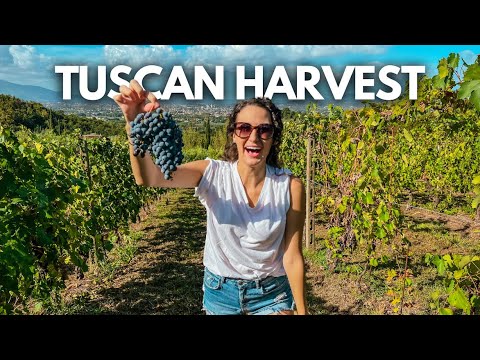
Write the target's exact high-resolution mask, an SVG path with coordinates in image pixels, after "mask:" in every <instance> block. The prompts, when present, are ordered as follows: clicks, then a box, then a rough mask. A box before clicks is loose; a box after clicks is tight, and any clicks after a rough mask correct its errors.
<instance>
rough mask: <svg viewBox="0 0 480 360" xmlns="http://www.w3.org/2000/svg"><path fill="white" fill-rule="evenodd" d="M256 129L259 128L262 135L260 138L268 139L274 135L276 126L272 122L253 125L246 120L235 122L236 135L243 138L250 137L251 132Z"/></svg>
mask: <svg viewBox="0 0 480 360" xmlns="http://www.w3.org/2000/svg"><path fill="white" fill-rule="evenodd" d="M254 129H257V133H258V135H260V138H262V139H263V140H268V139H271V138H272V137H273V133H274V131H275V126H273V125H272V124H260V125H257V126H252V125H250V124H249V123H245V122H237V123H235V135H237V136H238V137H239V138H242V139H246V138H248V137H250V134H251V133H252V131H253V130H254Z"/></svg>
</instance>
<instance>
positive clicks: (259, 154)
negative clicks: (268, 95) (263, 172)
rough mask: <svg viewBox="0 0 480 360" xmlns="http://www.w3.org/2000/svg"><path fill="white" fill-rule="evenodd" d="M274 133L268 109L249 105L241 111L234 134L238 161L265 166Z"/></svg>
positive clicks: (249, 164)
mask: <svg viewBox="0 0 480 360" xmlns="http://www.w3.org/2000/svg"><path fill="white" fill-rule="evenodd" d="M273 131H274V127H273V124H272V120H271V118H270V113H269V112H268V111H267V110H266V109H264V108H262V107H260V106H255V105H247V106H245V107H244V108H243V109H242V110H240V112H239V113H238V114H237V119H236V121H235V130H234V132H233V141H234V142H235V144H237V149H238V161H239V162H243V163H245V164H246V165H248V166H256V165H258V164H265V163H266V161H267V156H268V154H269V153H270V148H271V147H272V143H273Z"/></svg>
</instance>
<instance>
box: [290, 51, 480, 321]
mask: <svg viewBox="0 0 480 360" xmlns="http://www.w3.org/2000/svg"><path fill="white" fill-rule="evenodd" d="M459 61H460V58H459V56H458V55H455V54H451V55H450V56H449V58H448V59H442V61H440V63H439V65H438V70H439V75H437V76H435V77H434V78H427V77H424V78H423V79H422V80H421V81H420V82H419V89H418V99H417V100H415V101H412V100H408V98H407V97H406V96H405V97H404V98H403V99H399V100H397V101H395V102H390V103H369V104H366V106H365V107H363V108H361V109H355V110H344V109H342V108H339V107H333V106H330V108H329V112H328V114H327V115H326V116H325V115H322V114H320V112H319V111H317V109H316V108H315V107H314V106H311V107H309V108H307V111H306V113H305V114H302V115H300V116H298V117H297V118H296V119H294V121H290V122H287V123H286V126H285V138H284V144H283V145H284V148H283V154H284V161H285V165H286V167H288V168H290V169H292V171H293V172H294V173H295V174H297V175H299V176H302V177H303V178H304V180H305V181H307V179H306V177H305V175H304V174H306V173H307V171H306V161H307V156H306V155H307V143H308V141H305V143H303V142H299V141H298V139H301V138H305V137H306V138H307V139H308V138H310V139H312V138H313V139H314V144H315V147H314V149H312V150H311V151H310V152H311V154H312V155H311V162H312V163H313V164H314V165H315V166H314V167H315V169H316V171H315V172H314V174H313V176H312V178H311V179H309V180H308V181H309V182H310V183H311V184H310V185H311V186H312V188H313V189H314V193H315V195H314V198H315V205H314V206H315V213H317V214H319V215H318V219H317V221H318V223H319V225H322V226H323V228H324V230H325V231H324V233H323V234H322V236H321V240H322V242H321V243H320V244H317V245H320V248H321V250H319V251H323V252H324V255H325V264H326V266H327V267H328V268H329V269H330V270H331V271H334V270H335V269H338V268H340V267H342V266H343V267H345V266H347V268H348V270H349V271H355V272H359V273H361V276H362V277H363V276H367V275H366V274H371V272H372V269H375V268H382V269H383V270H384V271H383V272H382V275H381V276H383V278H384V280H385V286H384V289H386V291H385V294H386V296H390V298H391V304H392V311H393V312H395V313H396V312H398V313H402V306H403V304H404V300H405V297H406V295H407V294H408V293H409V292H410V291H412V289H413V288H414V281H415V273H414V271H413V270H412V268H411V267H410V265H411V263H412V259H411V257H412V251H411V245H412V240H413V239H412V238H410V236H407V231H408V230H409V229H410V228H411V227H412V226H414V224H415V221H416V219H414V218H413V219H412V218H408V217H406V216H405V213H406V210H408V209H411V208H418V209H421V210H423V211H424V212H425V211H430V212H432V213H436V214H437V217H438V215H440V216H442V215H443V214H448V215H451V214H464V215H466V216H467V220H464V225H465V226H464V228H463V230H464V233H466V232H468V230H470V231H469V233H470V234H471V235H472V236H474V235H475V234H478V232H479V229H480V226H479V225H478V224H479V222H480V206H479V201H480V188H479V187H478V185H479V184H480V176H479V175H478V174H480V156H479V155H480V132H479V130H480V117H479V110H480V97H479V95H480V64H479V63H478V62H477V63H475V64H473V65H470V66H469V67H468V66H465V67H464V68H463V71H462V70H460V71H461V72H459V70H458V64H459ZM467 98H470V101H469V100H468V99H467ZM475 226H476V227H475ZM477 238H478V237H477ZM307 245H308V244H307ZM479 250H480V247H478V246H477V247H476V248H474V249H473V252H471V251H470V252H465V251H462V252H458V253H445V254H443V253H439V254H431V253H424V254H417V255H416V256H417V257H420V258H421V259H420V261H423V263H424V264H425V265H431V266H435V267H436V268H437V270H438V276H439V277H440V278H441V279H442V280H443V281H444V285H445V286H444V287H440V288H439V289H438V291H437V292H435V293H434V294H432V306H433V307H434V308H435V309H436V310H437V311H438V312H439V313H442V314H453V313H458V312H459V313H466V314H470V313H478V312H479V310H480V298H479V296H480V292H479V291H480V289H479V286H480V282H479V280H480V278H479V275H480V257H479V256H478V255H479V253H478V252H479ZM359 251H360V252H363V254H364V255H363V260H360V262H357V263H356V265H355V266H354V269H352V266H351V264H350V263H349V261H350V260H351V259H350V257H351V255H352V253H353V252H356V253H358V252H359ZM416 260H417V261H418V259H416Z"/></svg>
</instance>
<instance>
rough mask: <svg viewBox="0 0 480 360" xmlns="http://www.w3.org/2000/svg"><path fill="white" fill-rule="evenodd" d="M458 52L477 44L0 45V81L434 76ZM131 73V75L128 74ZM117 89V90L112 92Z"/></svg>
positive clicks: (469, 56) (56, 86)
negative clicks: (368, 68)
mask: <svg viewBox="0 0 480 360" xmlns="http://www.w3.org/2000/svg"><path fill="white" fill-rule="evenodd" d="M452 52H453V53H460V55H461V56H462V58H463V59H464V60H465V61H466V62H467V63H472V62H474V61H475V59H476V57H477V55H478V54H480V45H188V46H187V45H91V46H89V45H0V80H6V81H9V82H12V83H17V84H22V85H37V86H41V87H44V88H47V89H50V90H56V91H61V90H62V82H61V75H60V74H56V73H55V70H54V68H55V65H88V66H89V68H90V66H92V67H94V68H95V69H96V66H98V65H106V66H107V68H108V69H110V68H112V67H113V66H115V65H119V64H123V65H128V66H130V67H132V68H133V69H134V68H136V67H138V68H140V67H142V66H145V65H150V64H154V65H159V66H161V67H163V68H165V69H166V68H168V67H171V66H173V65H182V66H183V67H185V68H188V67H192V68H193V66H194V65H203V66H205V67H208V66H215V65H224V66H225V70H226V71H228V70H229V69H234V68H235V66H236V65H245V66H246V67H247V68H248V67H249V66H250V67H251V68H253V66H254V65H263V66H265V67H269V66H270V67H272V68H273V67H274V66H276V65H284V66H285V67H286V68H287V69H288V68H289V67H291V68H292V67H295V66H298V65H313V66H321V65H330V66H332V67H342V66H346V65H378V66H381V65H385V64H396V65H410V64H411V65H425V66H426V69H427V75H429V76H433V75H435V74H436V71H437V69H436V67H437V64H438V61H439V60H440V59H441V58H443V57H447V56H448V55H449V53H452ZM132 74H133V73H132ZM115 90H118V89H115Z"/></svg>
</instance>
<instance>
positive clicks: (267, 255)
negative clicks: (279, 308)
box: [195, 158, 292, 280]
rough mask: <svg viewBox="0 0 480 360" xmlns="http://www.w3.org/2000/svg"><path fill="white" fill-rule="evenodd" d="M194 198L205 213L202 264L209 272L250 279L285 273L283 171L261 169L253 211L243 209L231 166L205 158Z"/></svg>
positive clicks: (285, 191)
mask: <svg viewBox="0 0 480 360" xmlns="http://www.w3.org/2000/svg"><path fill="white" fill-rule="evenodd" d="M207 160H210V163H209V164H208V166H207V168H206V169H205V173H204V174H203V177H202V179H201V180H200V183H199V184H198V187H196V188H195V196H197V197H198V198H199V200H200V202H201V203H202V204H203V205H204V206H205V208H206V209H207V236H206V240H205V252H204V256H203V264H204V265H205V266H206V267H207V268H208V269H209V270H210V271H212V272H213V273H215V274H217V275H220V276H224V277H231V278H237V279H246V280H255V279H263V278H265V277H267V276H281V275H285V269H284V268H283V262H282V260H283V253H284V248H283V239H284V235H285V224H286V218H287V211H288V209H289V208H290V187H289V185H290V175H291V174H292V172H291V171H290V170H287V169H279V168H275V167H273V166H270V165H267V171H266V178H265V181H264V183H263V188H262V191H261V193H260V197H259V199H258V202H257V204H256V206H255V207H254V208H251V207H250V206H249V205H248V198H247V194H246V192H245V189H244V187H243V184H242V181H241V179H240V175H239V174H238V170H237V163H238V161H236V162H228V161H222V160H214V159H209V158H207Z"/></svg>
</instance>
